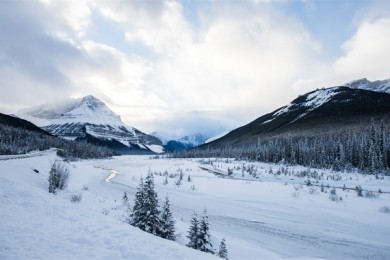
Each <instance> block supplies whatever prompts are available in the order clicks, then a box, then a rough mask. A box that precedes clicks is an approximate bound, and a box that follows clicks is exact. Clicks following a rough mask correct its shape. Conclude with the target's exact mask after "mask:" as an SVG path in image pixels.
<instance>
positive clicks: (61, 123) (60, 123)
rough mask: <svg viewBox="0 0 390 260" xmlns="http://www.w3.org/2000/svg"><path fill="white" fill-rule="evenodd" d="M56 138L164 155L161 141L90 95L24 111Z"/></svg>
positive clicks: (121, 149)
mask: <svg viewBox="0 0 390 260" xmlns="http://www.w3.org/2000/svg"><path fill="white" fill-rule="evenodd" d="M21 114H22V116H23V117H25V118H27V119H28V120H30V121H32V122H34V123H36V124H38V125H39V126H41V128H42V129H44V130H45V131H48V132H50V133H51V134H53V135H57V136H60V137H62V138H65V139H70V140H86V141H87V142H89V143H93V144H97V145H102V146H106V147H109V148H111V149H113V150H116V151H118V152H120V153H122V154H130V153H152V152H157V153H159V152H162V151H163V147H162V143H161V141H160V140H159V139H158V138H156V137H154V136H151V135H147V134H145V133H143V132H141V131H139V130H138V129H136V128H134V127H130V126H127V125H126V124H124V123H123V122H122V120H121V118H120V116H118V115H116V114H115V113H114V112H113V111H111V110H110V109H109V108H108V107H107V106H106V104H105V103H104V102H102V101H101V100H99V99H97V98H95V97H93V96H86V97H84V98H81V99H77V100H73V101H70V102H67V103H65V104H62V105H58V106H41V107H38V108H34V109H30V110H25V111H22V112H21Z"/></svg>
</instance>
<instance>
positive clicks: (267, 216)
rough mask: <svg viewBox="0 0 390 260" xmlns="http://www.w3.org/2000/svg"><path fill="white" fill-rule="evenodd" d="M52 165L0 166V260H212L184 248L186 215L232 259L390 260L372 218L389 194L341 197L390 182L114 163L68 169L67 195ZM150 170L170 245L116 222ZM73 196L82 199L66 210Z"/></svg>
mask: <svg viewBox="0 0 390 260" xmlns="http://www.w3.org/2000/svg"><path fill="white" fill-rule="evenodd" d="M55 159H56V156H55V154H54V152H46V153H45V154H43V155H42V154H41V156H39V157H30V158H21V159H13V160H0V204H1V210H0V219H1V220H2V225H1V226H0V259H25V258H29V259H37V258H39V259H53V258H60V259H64V258H65V259H68V258H76V259H80V258H82V259H85V258H87V259H92V258H93V259H103V258H109V259H207V258H210V259H217V258H215V257H214V256H212V255H210V254H204V253H201V252H198V251H196V250H192V249H189V248H187V247H185V246H184V245H185V244H186V243H187V242H188V239H187V238H186V234H187V231H188V227H189V223H190V219H191V217H192V214H193V213H194V212H197V213H198V215H201V214H202V212H203V209H204V208H205V207H206V208H207V212H208V215H209V222H210V232H211V238H212V243H213V246H214V248H217V247H218V245H219V242H220V241H221V239H222V238H226V244H227V249H228V256H229V259H281V258H283V259H286V258H287V259H314V258H321V259H356V258H366V259H367V258H370V259H389V258H390V236H389V235H388V234H389V232H390V221H389V218H390V214H388V213H384V212H381V211H380V210H379V209H380V208H382V207H383V206H390V194H388V193H382V194H380V195H379V196H377V197H371V198H368V197H363V198H362V197H357V195H356V192H355V191H354V190H349V191H348V190H345V191H343V189H341V187H342V186H343V185H344V184H345V185H346V187H347V188H354V187H355V186H356V185H361V186H362V188H363V189H368V190H372V191H378V189H381V190H382V191H383V192H390V179H389V177H388V176H383V180H381V179H376V178H375V176H366V175H362V174H359V173H356V172H352V173H346V172H342V173H341V172H332V171H330V170H318V169H317V170H316V169H307V168H304V167H301V166H285V165H281V164H266V163H258V162H245V161H235V160H232V159H192V160H190V159H163V158H162V159H151V158H150V157H148V156H120V157H114V158H112V159H107V160H85V161H79V162H72V163H70V164H69V166H68V167H69V170H70V173H71V175H70V181H69V185H68V188H67V189H66V190H64V191H61V192H59V194H58V195H52V194H49V193H48V192H47V186H48V183H47V177H48V172H49V168H50V164H51V163H52V162H53V161H54V160H55ZM243 166H244V168H245V169H246V170H244V171H243V170H242V169H243ZM228 168H230V169H233V174H232V175H231V176H228V175H227V171H228ZM33 169H37V170H39V173H35V172H34V171H33ZM248 169H251V172H252V174H251V175H250V174H249V172H248ZM148 171H151V172H153V173H155V177H154V178H155V184H156V191H157V193H158V194H159V201H160V205H162V202H163V198H164V197H165V196H166V195H168V196H169V200H170V202H171V210H172V212H173V216H174V218H175V220H176V233H177V234H178V235H179V237H178V238H177V241H175V242H172V241H167V240H164V239H161V238H158V237H155V236H152V235H150V234H147V233H145V232H142V231H140V230H138V229H136V228H134V227H132V226H130V225H128V224H127V223H125V222H123V220H124V219H125V216H126V214H128V212H127V211H126V208H125V207H124V206H123V205H122V201H121V198H122V196H123V192H127V195H128V198H129V201H130V203H131V204H132V203H133V199H134V194H135V192H136V188H137V187H138V185H139V180H140V177H141V176H143V177H145V176H146V174H147V172H148ZM165 171H167V172H168V173H169V174H170V175H171V176H172V177H173V176H175V174H176V175H178V173H179V172H180V171H182V172H183V173H184V175H185V176H184V179H183V182H182V184H181V185H180V186H177V185H175V178H177V177H174V178H168V184H166V185H163V181H164V179H165V176H163V173H164V172H165ZM304 171H310V172H314V171H316V172H318V175H319V176H321V175H322V177H320V179H319V178H318V179H315V178H310V180H311V182H312V183H313V184H314V185H320V184H321V183H323V184H324V185H325V186H327V185H328V184H329V186H330V187H333V186H335V187H340V188H338V189H337V195H338V196H339V197H342V200H341V201H338V202H336V201H332V200H330V199H329V192H330V189H327V188H325V189H326V190H327V193H324V192H321V191H320V187H317V186H310V187H308V186H306V185H304V182H305V181H307V179H308V177H305V178H301V177H298V176H297V175H299V173H301V172H304ZM243 172H244V174H242V173H243ZM254 173H255V174H254ZM160 174H161V175H162V176H160ZM188 175H190V176H191V180H192V181H191V182H187V176H188ZM379 177H380V178H382V176H379ZM192 187H193V188H192ZM73 194H81V195H82V200H81V201H80V202H79V203H72V202H70V197H71V196H72V195H73Z"/></svg>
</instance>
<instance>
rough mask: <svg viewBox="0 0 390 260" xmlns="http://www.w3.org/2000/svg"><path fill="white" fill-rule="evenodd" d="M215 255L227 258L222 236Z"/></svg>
mask: <svg viewBox="0 0 390 260" xmlns="http://www.w3.org/2000/svg"><path fill="white" fill-rule="evenodd" d="M217 256H219V257H220V258H223V259H229V258H228V251H227V248H226V242H225V238H222V241H221V243H220V244H219V250H218V254H217Z"/></svg>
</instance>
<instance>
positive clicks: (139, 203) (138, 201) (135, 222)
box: [129, 177, 146, 231]
mask: <svg viewBox="0 0 390 260" xmlns="http://www.w3.org/2000/svg"><path fill="white" fill-rule="evenodd" d="M144 199H145V191H144V180H143V179H142V177H141V181H140V184H139V186H138V188H137V192H136V193H135V199H134V206H133V209H132V211H131V214H130V220H129V223H130V225H132V226H134V227H138V228H139V229H141V230H144V231H145V229H146V210H145V207H144Z"/></svg>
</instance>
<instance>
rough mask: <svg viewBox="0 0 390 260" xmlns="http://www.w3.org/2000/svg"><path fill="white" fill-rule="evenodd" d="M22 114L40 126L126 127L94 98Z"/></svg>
mask: <svg viewBox="0 0 390 260" xmlns="http://www.w3.org/2000/svg"><path fill="white" fill-rule="evenodd" d="M20 114H21V115H22V116H23V118H26V119H28V120H29V121H31V122H33V123H35V124H37V125H39V126H47V125H63V124H67V123H68V124H71V123H80V124H83V123H89V124H95V125H111V126H124V123H123V122H122V120H121V119H120V117H119V116H118V115H116V114H115V113H114V112H113V111H111V110H110V109H109V108H108V107H107V106H106V104H105V103H103V102H102V101H100V100H99V99H97V98H95V97H93V96H86V97H83V98H79V99H72V100H69V101H68V102H66V103H64V104H61V105H46V106H40V107H38V108H32V109H30V110H24V111H21V112H20Z"/></svg>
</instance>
